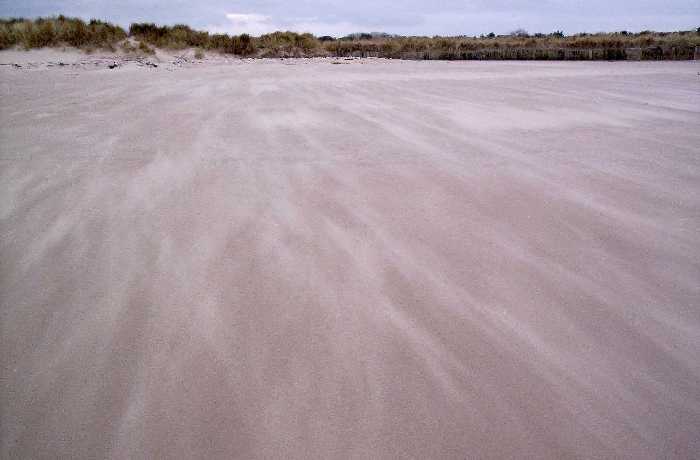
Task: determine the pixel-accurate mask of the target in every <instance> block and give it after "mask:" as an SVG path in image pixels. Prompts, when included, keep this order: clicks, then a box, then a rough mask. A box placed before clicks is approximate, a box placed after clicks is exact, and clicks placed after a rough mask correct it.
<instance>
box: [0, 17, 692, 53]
mask: <svg viewBox="0 0 700 460" xmlns="http://www.w3.org/2000/svg"><path fill="white" fill-rule="evenodd" d="M127 38H130V41H129V40H126V39H127ZM134 41H138V44H134V43H132V42H134ZM13 46H19V47H22V48H27V49H28V48H40V47H45V46H74V47H78V48H82V49H88V50H89V49H95V48H105V49H110V50H114V49H116V48H117V47H118V46H119V47H121V48H122V49H123V50H125V51H127V52H132V51H133V52H141V53H146V54H150V53H153V52H154V50H153V48H154V47H155V48H165V49H185V48H195V49H196V50H197V51H198V52H199V53H200V55H202V56H203V53H204V51H215V52H220V53H226V54H233V55H237V56H244V57H313V56H357V57H368V56H374V57H386V58H397V59H446V60H453V59H567V60H568V59H586V60H588V59H608V60H615V59H693V58H694V56H696V55H697V52H696V48H697V47H700V29H697V30H692V31H682V32H652V31H644V32H639V33H632V32H628V31H620V32H614V33H596V34H587V33H582V34H576V35H571V36H566V35H565V34H564V32H563V31H560V30H558V31H555V32H553V33H550V34H542V33H537V34H529V33H528V32H527V31H525V30H522V29H518V30H516V31H513V32H512V33H510V34H508V35H496V34H494V33H490V34H487V35H481V36H479V37H470V36H459V37H437V36H436V37H404V36H395V35H389V34H384V33H357V34H352V35H348V36H345V37H341V38H335V37H330V36H323V37H314V36H313V35H311V34H308V33H304V34H300V33H296V32H273V33H270V34H266V35H262V36H260V37H251V36H250V35H247V34H241V35H227V34H210V33H209V32H204V31H197V30H193V29H191V28H190V27H189V26H186V25H175V26H158V25H155V24H150V23H137V24H131V26H130V27H129V31H128V33H127V32H126V31H125V30H124V29H122V28H121V27H119V26H115V25H112V24H109V23H106V22H103V21H98V20H94V19H93V20H91V21H89V22H85V21H83V20H81V19H77V18H66V17H64V16H58V17H52V18H39V19H35V20H26V19H0V49H3V48H9V47H13Z"/></svg>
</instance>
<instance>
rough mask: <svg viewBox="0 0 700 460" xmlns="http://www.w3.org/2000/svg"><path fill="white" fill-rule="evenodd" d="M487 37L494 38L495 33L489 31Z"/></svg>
mask: <svg viewBox="0 0 700 460" xmlns="http://www.w3.org/2000/svg"><path fill="white" fill-rule="evenodd" d="M487 37H489V38H496V34H494V33H493V32H490V33H489V34H488V35H487Z"/></svg>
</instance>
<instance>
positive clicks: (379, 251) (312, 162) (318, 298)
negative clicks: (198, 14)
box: [0, 59, 700, 459]
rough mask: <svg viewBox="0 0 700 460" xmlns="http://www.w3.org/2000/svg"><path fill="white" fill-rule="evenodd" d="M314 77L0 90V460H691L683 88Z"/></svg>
mask: <svg viewBox="0 0 700 460" xmlns="http://www.w3.org/2000/svg"><path fill="white" fill-rule="evenodd" d="M332 62H333V60H332V59H320V60H293V61H290V60H287V61H233V62H229V63H220V64H221V65H217V64H216V62H212V63H204V64H201V65H198V66H195V67H192V68H177V69H173V68H171V67H172V66H170V67H168V66H165V65H162V66H160V67H158V68H157V69H151V68H140V67H136V66H124V67H121V68H118V69H115V70H109V69H106V68H104V67H103V66H99V65H97V64H96V65H95V66H94V68H95V69H96V70H85V68H89V67H90V66H77V67H75V66H66V67H61V68H46V67H42V66H38V67H35V68H31V69H27V68H26V67H23V68H21V69H15V68H12V67H10V66H3V67H2V68H0V93H1V97H0V141H1V142H0V196H1V200H0V231H1V235H2V239H1V245H0V263H1V269H0V292H1V302H2V305H1V310H0V315H1V316H0V324H1V326H0V327H1V335H0V360H1V361H0V365H1V372H2V374H1V377H2V391H1V393H0V398H1V399H0V442H1V450H0V457H2V458H68V457H78V458H105V457H109V458H167V457H172V458H195V457H199V458H232V457H233V458H242V459H249V458H417V459H423V458H477V457H490V458H537V457H540V458H541V457H549V458H569V457H582V458H604V457H606V458H613V457H616V458H634V459H641V458H661V457H664V458H690V457H693V456H695V455H697V453H698V452H700V78H699V77H698V72H699V71H700V65H698V63H696V62H680V63H678V62H664V63H629V62H627V63H503V62H500V63H499V62H487V63H478V62H460V63H449V62H392V61H382V60H364V61H337V62H341V63H343V64H346V65H333V64H332ZM73 67H75V68H73Z"/></svg>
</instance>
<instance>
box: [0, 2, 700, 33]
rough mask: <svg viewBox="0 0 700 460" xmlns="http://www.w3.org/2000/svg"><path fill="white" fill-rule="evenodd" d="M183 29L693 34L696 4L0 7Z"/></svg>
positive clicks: (699, 10) (699, 6) (5, 12)
mask: <svg viewBox="0 0 700 460" xmlns="http://www.w3.org/2000/svg"><path fill="white" fill-rule="evenodd" d="M59 13H62V14H66V15H71V16H80V17H83V18H85V19H89V18H92V17H95V18H99V19H106V20H109V21H112V22H117V23H120V24H122V25H128V24H129V23H130V22H141V21H149V22H157V23H160V24H175V23H185V24H189V25H191V26H193V27H195V28H198V29H207V30H209V31H212V32H228V33H236V34H239V33H243V32H246V33H250V34H254V35H259V34H262V33H266V32H271V31H274V30H294V31H298V32H312V33H314V34H316V35H334V36H340V35H345V34H348V33H352V32H361V31H367V32H370V31H381V32H388V33H397V34H404V35H462V34H465V35H478V34H482V33H488V32H496V33H508V32H510V31H512V30H514V29H517V28H523V29H526V30H528V31H530V32H551V31H554V30H563V31H564V32H565V33H567V34H570V33H575V32H596V31H611V30H622V29H625V30H631V31H639V30H645V29H651V30H665V31H669V30H688V29H691V28H697V27H700V1H699V0H431V1H427V0H403V1H396V0H200V1H194V0H170V1H165V0H0V16H23V17H35V16H45V15H52V14H59Z"/></svg>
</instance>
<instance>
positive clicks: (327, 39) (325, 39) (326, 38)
mask: <svg viewBox="0 0 700 460" xmlns="http://www.w3.org/2000/svg"><path fill="white" fill-rule="evenodd" d="M318 41H321V42H334V41H335V38H334V37H331V36H330V35H323V36H321V37H318Z"/></svg>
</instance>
